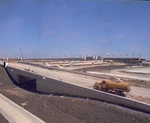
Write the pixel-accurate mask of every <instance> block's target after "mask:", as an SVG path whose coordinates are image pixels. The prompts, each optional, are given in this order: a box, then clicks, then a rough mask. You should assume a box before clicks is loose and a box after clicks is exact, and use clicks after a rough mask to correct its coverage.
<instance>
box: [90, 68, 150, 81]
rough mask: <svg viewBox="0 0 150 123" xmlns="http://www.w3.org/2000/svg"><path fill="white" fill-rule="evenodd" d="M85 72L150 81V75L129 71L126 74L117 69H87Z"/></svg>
mask: <svg viewBox="0 0 150 123" xmlns="http://www.w3.org/2000/svg"><path fill="white" fill-rule="evenodd" d="M87 73H92V74H99V75H109V76H116V77H124V78H130V79H138V80H146V81H150V77H145V76H139V75H131V74H129V73H128V74H127V73H121V72H118V71H115V70H113V71H111V73H103V72H94V71H87Z"/></svg>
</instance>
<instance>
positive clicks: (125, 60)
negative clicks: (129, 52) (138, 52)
mask: <svg viewBox="0 0 150 123" xmlns="http://www.w3.org/2000/svg"><path fill="white" fill-rule="evenodd" d="M110 60H113V61H114V62H122V63H142V62H143V61H145V59H144V58H104V59H103V61H104V62H107V61H110Z"/></svg>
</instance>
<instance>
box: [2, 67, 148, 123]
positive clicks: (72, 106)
mask: <svg viewBox="0 0 150 123" xmlns="http://www.w3.org/2000/svg"><path fill="white" fill-rule="evenodd" d="M0 93H1V94H3V95H4V96H6V97H8V98H9V99H11V100H12V101H14V102H15V103H17V104H18V105H20V106H22V107H23V108H25V109H26V110H28V111H29V112H31V113H33V114H35V115H36V116H38V117H39V118H41V119H42V120H44V121H45V122H47V123H49V122H51V123H60V122H65V123H79V122H81V123H90V122H91V123H92V122H93V123H99V122H105V123H110V122H111V123H112V122H116V123H120V122H122V123H126V122H136V123H138V122H139V123H146V122H147V123H148V122H150V114H147V113H143V112H140V111H136V110H132V109H128V108H126V107H122V106H118V105H114V104H110V103H106V102H101V101H97V100H91V99H84V98H78V97H68V96H63V95H44V94H38V93H36V92H31V91H28V90H25V89H23V88H20V87H18V86H17V85H15V84H14V83H13V82H12V81H11V80H10V78H9V77H8V75H7V73H6V72H5V70H4V68H2V67H0Z"/></svg>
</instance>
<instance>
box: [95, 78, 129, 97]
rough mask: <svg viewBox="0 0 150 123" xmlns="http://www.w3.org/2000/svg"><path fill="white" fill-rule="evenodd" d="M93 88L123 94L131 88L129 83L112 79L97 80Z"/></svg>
mask: <svg viewBox="0 0 150 123" xmlns="http://www.w3.org/2000/svg"><path fill="white" fill-rule="evenodd" d="M93 88H94V89H97V90H101V91H105V92H112V93H115V94H117V95H121V96H123V95H124V94H123V92H129V91H130V90H131V89H130V86H129V84H128V83H126V82H118V81H111V80H102V81H97V82H96V83H95V84H94V85H93Z"/></svg>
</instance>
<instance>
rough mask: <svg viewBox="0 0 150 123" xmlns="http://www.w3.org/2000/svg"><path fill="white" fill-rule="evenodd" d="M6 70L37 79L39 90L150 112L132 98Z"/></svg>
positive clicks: (14, 74)
mask: <svg viewBox="0 0 150 123" xmlns="http://www.w3.org/2000/svg"><path fill="white" fill-rule="evenodd" d="M6 70H7V72H8V73H9V74H10V75H11V76H12V77H13V78H14V79H15V80H16V81H18V77H17V76H18V75H21V76H26V77H30V78H33V79H36V87H37V91H38V92H42V93H49V94H51V93H55V94H65V95H72V96H79V97H87V98H94V99H98V100H103V101H107V102H111V103H115V104H119V105H124V106H127V107H131V108H135V109H138V110H142V111H144V112H148V113H150V105H149V104H146V103H143V102H139V101H135V100H131V99H128V98H125V97H121V96H117V95H113V94H110V93H106V92H102V91H98V90H94V89H91V88H86V87H82V86H78V85H75V84H71V83H67V82H64V81H59V80H54V79H51V78H47V77H43V76H41V75H37V74H35V73H30V72H27V71H23V70H19V69H16V68H12V67H7V68H6ZM18 83H19V82H18Z"/></svg>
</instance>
